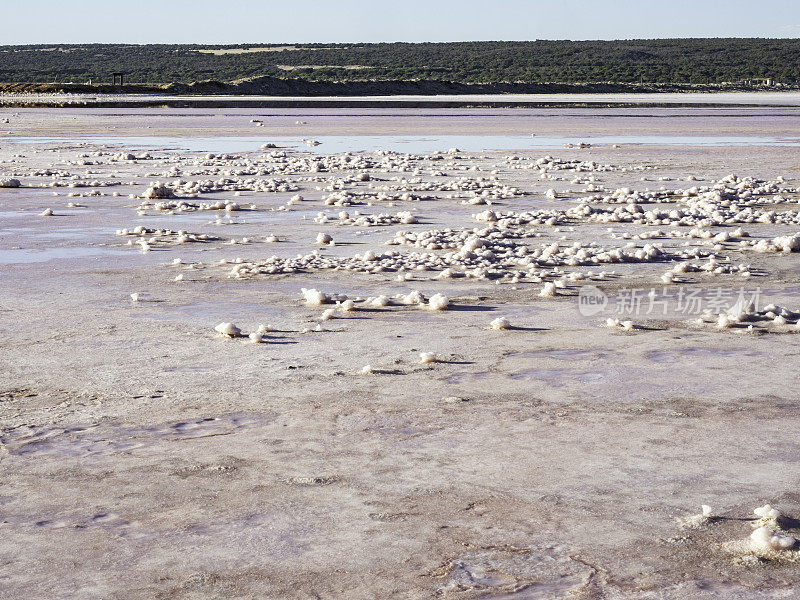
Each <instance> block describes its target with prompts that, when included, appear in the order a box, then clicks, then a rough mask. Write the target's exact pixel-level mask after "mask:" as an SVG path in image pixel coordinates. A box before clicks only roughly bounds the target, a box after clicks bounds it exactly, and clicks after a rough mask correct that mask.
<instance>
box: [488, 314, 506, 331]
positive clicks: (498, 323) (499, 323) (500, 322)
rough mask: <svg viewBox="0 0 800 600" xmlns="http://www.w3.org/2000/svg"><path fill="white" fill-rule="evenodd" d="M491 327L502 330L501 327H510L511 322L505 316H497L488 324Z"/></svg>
mask: <svg viewBox="0 0 800 600" xmlns="http://www.w3.org/2000/svg"><path fill="white" fill-rule="evenodd" d="M489 325H490V327H491V328H492V329H496V330H498V331H499V330H503V329H511V322H510V321H509V320H508V319H507V318H506V317H498V318H496V319H495V320H494V321H492V322H491V323H490V324H489Z"/></svg>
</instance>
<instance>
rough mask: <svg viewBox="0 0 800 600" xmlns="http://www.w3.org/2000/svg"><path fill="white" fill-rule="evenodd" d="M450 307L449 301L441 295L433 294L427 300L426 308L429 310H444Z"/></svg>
mask: <svg viewBox="0 0 800 600" xmlns="http://www.w3.org/2000/svg"><path fill="white" fill-rule="evenodd" d="M449 305H450V299H449V298H448V297H447V296H445V295H443V294H434V295H433V296H431V297H430V299H429V300H428V308H430V309H431V310H445V309H446V308H447V307H448V306H449Z"/></svg>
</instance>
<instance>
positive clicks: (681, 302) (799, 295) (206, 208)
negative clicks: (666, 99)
mask: <svg viewBox="0 0 800 600" xmlns="http://www.w3.org/2000/svg"><path fill="white" fill-rule="evenodd" d="M796 111H797V109H786V108H748V109H742V108H730V109H717V108H714V109H712V108H688V109H680V110H679V109H628V110H618V109H613V110H612V109H608V110H601V111H591V110H585V109H570V110H533V109H531V110H499V109H473V110H453V109H440V110H425V111H419V110H416V111H414V110H410V109H409V110H399V109H392V110H388V109H387V110H369V111H354V110H350V109H325V110H314V111H309V110H306V111H300V110H277V109H275V110H265V111H252V110H245V109H236V110H211V111H209V110H194V109H185V110H176V109H169V110H166V109H164V110H156V109H127V110H109V109H61V110H59V109H24V110H23V109H13V110H12V109H7V110H3V111H2V112H0V118H7V119H8V120H9V122H8V123H7V124H3V125H2V127H3V128H4V129H6V130H8V131H9V132H10V133H6V134H4V137H5V138H7V140H6V141H5V142H4V143H0V161H2V163H1V164H0V179H2V180H6V185H14V183H13V182H11V181H9V180H13V179H15V180H17V181H18V182H19V187H4V188H0V281H2V286H0V330H1V333H2V336H1V337H0V356H2V361H0V444H1V445H0V473H2V476H1V477H2V479H1V480H2V482H3V485H2V488H1V489H0V515H1V516H0V533H1V535H0V597H1V598H87V599H88V598H91V599H95V598H97V599H99V598H119V599H127V598H131V599H133V598H180V599H183V598H186V599H189V598H312V597H321V598H376V597H386V598H430V597H444V598H483V597H487V598H511V597H514V598H516V597H519V598H748V599H749V598H791V597H794V596H795V595H796V594H797V592H796V591H795V589H796V587H797V583H798V576H797V561H798V558H800V550H798V547H797V543H796V542H794V543H790V542H781V540H786V539H790V538H796V537H800V527H798V524H799V523H800V522H798V520H797V519H798V518H800V495H799V494H798V492H797V487H798V474H799V473H798V467H797V458H798V452H800V445H798V443H797V441H796V432H797V429H798V425H799V424H800V421H799V420H798V416H797V414H798V413H797V402H798V394H797V392H796V389H797V384H798V366H800V364H798V358H797V357H798V352H797V339H798V337H797V335H798V333H800V328H798V325H797V321H798V318H800V285H798V262H797V257H798V254H797V251H798V250H800V237H799V236H800V212H799V211H800V207H798V198H800V193H799V192H798V186H800V181H798V179H799V178H798V171H797V169H798V167H797V157H798V148H797V145H796V139H795V138H798V137H800V126H799V125H800V120H798V113H797V112H796ZM259 123H260V124H261V125H259ZM530 134H534V136H535V137H540V136H549V137H552V138H558V140H559V141H562V139H573V138H574V140H575V142H576V143H578V142H580V141H584V142H586V144H588V145H590V146H591V147H585V148H576V147H573V148H564V147H562V146H561V145H560V144H559V146H557V147H553V148H545V147H536V148H530V147H527V146H516V147H511V148H507V149H498V148H493V147H491V146H489V147H488V148H487V149H486V150H483V149H480V150H479V149H478V148H483V147H484V146H482V144H481V143H480V142H479V141H475V138H477V137H479V136H511V137H514V139H516V138H517V137H519V136H526V135H527V136H530ZM379 135H384V136H394V138H402V139H405V138H407V137H408V136H418V137H421V138H423V139H424V138H426V137H437V136H439V138H440V139H441V140H442V141H446V140H447V136H466V137H467V138H469V139H470V140H471V141H473V142H475V146H474V148H475V149H473V148H470V149H469V151H466V150H463V149H456V148H449V147H442V148H441V151H432V150H430V149H429V148H425V149H424V150H418V149H411V150H409V151H408V152H410V154H409V153H407V152H402V151H392V152H389V151H387V152H382V153H375V152H372V150H374V149H375V148H374V147H372V146H371V145H370V146H367V142H366V138H368V137H369V136H379ZM325 136H346V137H347V138H348V140H349V141H348V143H350V144H352V145H353V147H352V149H351V153H350V154H344V153H343V152H341V151H339V152H336V153H331V152H328V151H326V143H325V142H324V141H323V143H322V144H320V145H318V146H314V145H312V144H311V142H312V141H313V140H315V139H321V140H324V139H325ZM359 136H364V138H365V140H364V143H363V144H361V145H363V146H364V147H363V148H359V147H358V146H359V141H360V140H359ZM626 136H627V137H626ZM631 136H641V139H646V143H632V142H630V141H629V140H630V139H631ZM660 136H661V137H662V138H666V136H669V137H672V138H680V137H685V138H704V139H706V140H710V141H708V143H702V144H701V143H700V142H699V141H698V142H696V143H694V144H692V143H686V144H675V143H671V144H669V143H659V137H660ZM259 137H260V138H261V141H260V143H256V142H255V141H254V140H251V138H259ZM724 137H735V138H736V140H734V141H731V140H723V139H722V138H724ZM37 138H39V140H38V141H37ZM115 138H116V141H115ZM125 138H135V139H136V144H134V145H130V144H129V143H128V142H126V139H125ZM175 138H179V139H184V140H186V145H187V147H190V148H191V149H190V150H185V151H183V150H178V149H175V148H173V147H171V145H170V144H172V141H170V142H169V143H167V144H165V143H164V140H174V139H175ZM197 138H203V139H209V138H210V139H220V140H226V139H227V140H228V141H230V140H231V139H232V138H244V139H242V140H239V141H236V143H237V144H242V146H241V147H237V148H234V149H232V150H230V151H222V152H221V153H220V152H215V153H213V155H212V154H210V152H212V151H211V150H209V149H202V148H201V147H200V146H199V145H195V144H193V143H192V140H193V139H197ZM617 138H618V139H617ZM765 138H769V139H770V140H772V141H771V142H770V144H769V145H767V144H766V142H764V141H763V140H764V139H765ZM148 139H151V140H152V144H148V143H147V140H148ZM290 139H291V140H294V142H293V143H291V144H289V143H287V142H286V140H290ZM714 139H717V141H718V143H715V142H714V141H713V140H714ZM276 140H283V142H279V141H276ZM302 140H306V141H305V142H303V141H302ZM596 140H600V141H599V142H598V141H596ZM615 140H617V141H615ZM626 140H628V141H626ZM747 140H750V141H747ZM370 143H371V142H370ZM262 144H265V145H266V144H274V145H275V146H278V147H277V148H261V145H262ZM134 146H135V147H134ZM281 146H284V147H281ZM359 150H368V151H369V152H359ZM156 182H158V183H156ZM70 204H71V205H72V206H70ZM47 209H50V210H51V211H52V215H51V216H44V215H43V213H45V212H46V211H47ZM328 237H329V238H330V240H329V239H328ZM329 242H332V243H329ZM443 274H444V275H443ZM588 286H592V288H589V287H588ZM303 289H305V290H306V291H307V292H306V293H305V294H304V293H303V291H302V290H303ZM593 289H597V290H599V291H600V292H601V293H602V296H601V297H600V298H601V299H605V301H607V304H605V305H603V306H602V307H601V309H600V310H598V311H595V310H594V309H593V306H594V305H588V304H581V302H582V299H585V298H587V297H590V295H589V292H592V290H593ZM313 290H316V292H312V291H313ZM415 292H416V293H415ZM592 293H593V292H592ZM132 294H133V296H132ZM442 296H446V298H447V302H446V303H445V304H446V306H443V305H442V302H438V303H437V301H436V300H434V301H433V302H432V299H435V298H439V299H441V297H442ZM689 298H691V299H692V301H691V303H690V302H689V300H688V299H689ZM742 298H744V300H745V301H744V302H742V301H740V300H741V299H742ZM751 302H752V306H748V304H750V303H751ZM502 317H505V318H506V319H507V323H502V324H498V325H497V326H496V328H493V326H492V323H496V320H497V319H499V318H502ZM222 323H231V324H233V325H234V326H236V328H238V330H239V331H241V335H237V336H235V337H228V336H223V335H220V334H219V333H217V332H216V331H215V327H216V326H218V325H220V324H222ZM506 324H507V325H510V327H508V328H507V327H505V325H506ZM262 326H264V327H262ZM230 331H233V330H230ZM250 334H253V339H255V340H256V341H261V343H253V340H252V339H251V337H250ZM767 503H769V504H771V505H772V506H774V507H775V508H776V509H778V510H779V511H780V512H781V513H782V514H781V515H780V516H776V515H773V514H770V513H769V510H765V511H761V513H760V514H758V515H757V514H754V512H753V511H754V509H756V508H758V507H761V506H763V505H765V504H767ZM701 505H708V506H709V507H710V510H706V511H705V512H706V515H705V516H703V509H702V508H701ZM692 517H694V518H692ZM758 527H766V528H767V530H766V531H767V532H768V533H769V535H767V537H766V538H765V537H764V531H763V530H758V531H760V532H761V533H760V534H759V535H757V536H756V537H755V538H754V539H751V537H750V536H751V534H752V533H753V532H754V531H756V530H757V528H758ZM781 536H783V537H781ZM778 538H780V539H778ZM773 539H774V541H773ZM781 544H783V546H782V545H781ZM784 546H785V547H784Z"/></svg>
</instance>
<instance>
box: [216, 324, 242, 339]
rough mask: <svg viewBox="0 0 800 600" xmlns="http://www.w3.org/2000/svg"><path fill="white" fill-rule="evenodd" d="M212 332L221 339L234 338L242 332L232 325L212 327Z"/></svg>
mask: <svg viewBox="0 0 800 600" xmlns="http://www.w3.org/2000/svg"><path fill="white" fill-rule="evenodd" d="M214 331H216V332H217V333H218V334H220V335H221V336H223V337H229V338H235V337H239V336H240V335H242V330H241V329H239V328H238V327H237V326H236V325H234V324H233V323H220V324H219V325H217V326H216V327H214Z"/></svg>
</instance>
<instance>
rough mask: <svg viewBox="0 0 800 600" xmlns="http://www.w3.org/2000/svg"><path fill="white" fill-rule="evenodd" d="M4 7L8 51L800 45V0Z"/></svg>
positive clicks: (19, 2) (8, 1) (186, 1)
mask: <svg viewBox="0 0 800 600" xmlns="http://www.w3.org/2000/svg"><path fill="white" fill-rule="evenodd" d="M0 2H2V4H3V5H5V6H2V20H3V24H4V27H3V33H2V35H0V44H42V43H87V42H98V43H101V42H102V43H141V44H145V43H171V44H180V43H199V44H242V43H251V42H253V43H258V42H261V43H281V42H382V41H406V42H421V41H437V42H438V41H470V40H535V39H571V40H588V39H630V38H665V37H671V38H675V37H781V38H787V37H792V38H797V37H800V0H758V1H754V0H751V1H744V0H691V1H689V0H660V1H654V0H546V1H544V0H527V1H525V0H458V1H455V0H424V1H422V0H394V1H392V2H382V1H380V0H372V1H361V0H305V1H304V0H286V1H283V2H277V1H274V0H224V1H222V0H214V1H209V0H127V1H125V0H123V1H120V0H71V1H69V0H0Z"/></svg>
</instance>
